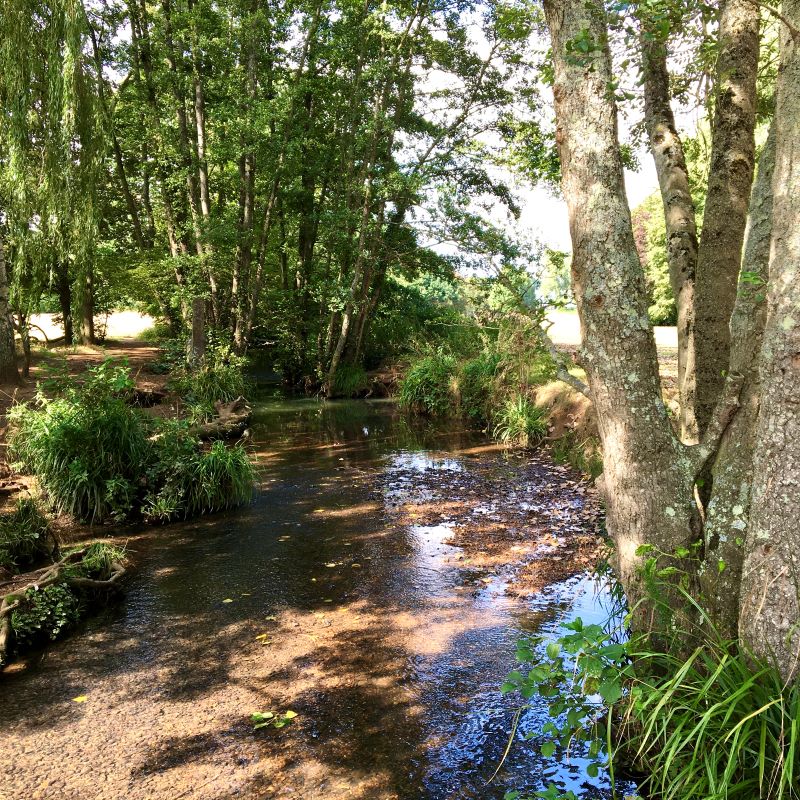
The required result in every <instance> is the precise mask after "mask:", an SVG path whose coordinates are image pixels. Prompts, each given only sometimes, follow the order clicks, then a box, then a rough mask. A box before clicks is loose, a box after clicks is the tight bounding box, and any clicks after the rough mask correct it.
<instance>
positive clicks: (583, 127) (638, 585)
mask: <svg viewBox="0 0 800 800" xmlns="http://www.w3.org/2000/svg"><path fill="white" fill-rule="evenodd" d="M544 10H545V16H546V20H547V24H548V27H549V29H550V35H551V39H552V49H553V62H554V67H555V81H554V86H553V94H554V98H555V111H556V143H557V146H558V153H559V158H560V161H561V174H562V178H561V182H562V190H563V195H564V197H565V198H566V201H567V207H568V212H569V221H570V233H571V237H572V246H573V260H572V276H573V287H574V293H575V299H576V302H577V306H578V313H579V316H580V321H581V332H582V339H583V342H584V353H583V358H582V363H583V364H584V365H585V368H586V373H587V376H588V380H589V386H590V390H591V396H592V401H593V404H594V407H595V410H596V412H597V416H598V425H599V429H600V435H601V439H602V444H603V466H604V473H603V493H604V496H605V499H606V503H607V523H608V530H609V533H610V534H611V536H612V537H613V539H614V542H615V545H616V550H615V559H616V567H617V574H618V576H619V578H620V580H621V582H622V585H623V587H624V588H625V591H626V593H627V596H628V601H629V603H630V605H631V607H632V608H636V609H637V613H636V619H635V622H636V625H637V627H639V628H640V629H641V628H645V627H652V626H655V627H660V626H663V625H665V624H667V621H666V620H661V619H658V618H653V617H650V616H649V614H648V609H647V606H646V605H644V604H640V603H639V601H641V600H642V599H643V598H644V597H645V595H646V592H645V586H644V582H643V576H642V572H641V569H640V567H641V563H642V559H641V557H640V555H639V554H638V553H637V550H638V548H639V547H640V546H641V545H644V544H649V545H653V546H655V547H656V548H657V549H658V550H659V551H661V552H664V553H672V552H673V551H674V550H675V549H676V548H677V547H680V546H688V545H689V544H690V543H691V542H693V541H694V540H696V539H697V538H698V535H699V531H698V523H699V520H698V514H697V510H696V506H695V503H694V499H693V486H694V477H695V474H694V469H693V468H692V466H691V465H690V463H689V459H688V457H687V455H686V452H685V448H684V446H683V445H682V444H681V443H680V441H679V440H678V439H677V437H676V436H675V434H674V433H673V429H672V425H671V423H670V420H669V417H668V414H667V410H666V408H665V406H664V403H663V401H662V399H661V387H660V383H659V375H658V363H657V359H656V348H655V341H654V339H653V332H652V327H651V325H650V322H649V319H648V316H647V292H646V286H645V278H644V272H643V270H642V266H641V263H640V261H639V257H638V254H637V251H636V246H635V242H634V238H633V230H632V226H631V217H630V210H629V208H628V204H627V199H626V195H625V188H624V183H623V167H622V159H621V155H620V149H619V143H618V139H617V111H616V105H615V102H614V100H613V97H612V96H611V94H610V93H609V91H608V86H609V85H610V83H611V79H612V72H611V57H610V53H609V46H608V40H607V34H606V22H605V19H604V18H603V16H602V14H601V13H598V12H597V9H591V8H588V7H587V6H586V5H585V3H584V2H583V0H546V2H545V4H544ZM587 35H588V38H589V39H590V41H591V51H590V53H589V54H587V55H586V56H585V57H583V58H579V57H576V55H575V54H574V52H570V51H569V49H568V45H569V43H571V42H572V41H573V40H575V39H576V37H583V38H587Z"/></svg>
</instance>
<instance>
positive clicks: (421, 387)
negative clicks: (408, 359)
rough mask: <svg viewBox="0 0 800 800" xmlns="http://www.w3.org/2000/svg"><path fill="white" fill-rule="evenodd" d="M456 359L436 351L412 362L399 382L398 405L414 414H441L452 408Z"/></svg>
mask: <svg viewBox="0 0 800 800" xmlns="http://www.w3.org/2000/svg"><path fill="white" fill-rule="evenodd" d="M455 373H456V362H455V359H454V358H453V357H452V356H448V355H444V354H442V353H437V354H434V355H429V356H425V357H424V358H422V359H420V360H419V361H416V362H415V363H414V364H412V366H411V368H410V369H409V370H408V372H407V373H406V376H405V377H404V378H403V380H402V381H401V383H400V395H399V401H400V405H401V406H402V407H404V408H407V409H409V410H411V411H415V412H417V413H424V414H430V415H432V416H444V415H446V414H448V413H450V412H451V411H452V410H453V408H454V407H455V392H454V385H453V384H454V379H455Z"/></svg>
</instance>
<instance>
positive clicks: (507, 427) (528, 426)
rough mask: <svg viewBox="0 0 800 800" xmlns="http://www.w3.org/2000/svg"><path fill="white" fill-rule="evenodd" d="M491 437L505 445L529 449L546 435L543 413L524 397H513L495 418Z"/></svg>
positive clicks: (544, 415)
mask: <svg viewBox="0 0 800 800" xmlns="http://www.w3.org/2000/svg"><path fill="white" fill-rule="evenodd" d="M492 435H493V436H494V437H495V439H497V440H498V441H501V442H504V443H505V444H512V445H517V446H519V447H530V446H531V445H534V444H536V443H537V442H540V441H541V440H542V439H544V437H545V436H546V435H547V419H546V414H545V411H544V410H543V409H541V408H539V407H538V406H536V405H535V404H534V403H533V401H531V400H530V399H529V398H527V397H526V396H525V395H522V394H517V395H514V396H513V397H510V398H508V399H507V400H506V401H505V402H504V403H503V405H502V407H501V408H500V411H499V412H498V413H497V415H496V416H495V419H494V429H493V431H492Z"/></svg>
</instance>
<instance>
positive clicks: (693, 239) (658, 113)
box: [640, 20, 698, 444]
mask: <svg viewBox="0 0 800 800" xmlns="http://www.w3.org/2000/svg"><path fill="white" fill-rule="evenodd" d="M640 41H641V46H642V84H643V88H644V122H645V128H646V129H647V136H648V139H649V141H650V150H651V151H652V153H653V160H654V162H655V166H656V174H657V175H658V185H659V188H660V189H661V200H662V204H663V206H664V222H665V227H666V238H667V262H668V266H669V278H670V284H671V286H672V293H673V294H674V295H675V305H676V308H677V312H678V320H677V323H678V324H677V329H678V399H679V403H680V419H679V422H680V431H681V439H682V440H683V441H684V442H686V443H687V444H691V443H694V442H696V441H697V435H698V431H697V420H696V419H695V412H694V406H695V343H694V337H695V326H694V294H695V292H694V283H695V271H696V268H697V224H696V222H695V208H694V201H693V200H692V193H691V189H690V188H689V172H688V170H687V168H686V157H685V156H684V152H683V143H682V142H681V138H680V136H679V134H678V129H677V128H676V126H675V117H674V115H673V113H672V106H671V105H670V91H669V73H668V72H667V46H666V43H665V42H664V41H663V39H662V38H661V36H660V34H659V33H656V32H654V31H652V30H651V29H650V28H649V27H648V25H647V21H646V20H644V21H643V23H642V31H641V36H640Z"/></svg>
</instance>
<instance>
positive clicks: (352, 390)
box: [332, 364, 369, 397]
mask: <svg viewBox="0 0 800 800" xmlns="http://www.w3.org/2000/svg"><path fill="white" fill-rule="evenodd" d="M368 387H369V378H368V377H367V373H366V371H365V370H364V368H363V367H362V366H361V365H360V364H342V365H341V366H339V368H338V369H337V370H336V375H335V376H334V379H333V391H332V396H333V397H358V395H360V394H363V393H364V392H366V390H367V388H368Z"/></svg>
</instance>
